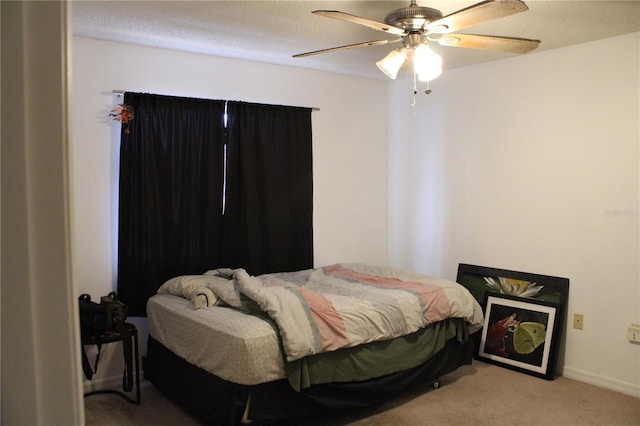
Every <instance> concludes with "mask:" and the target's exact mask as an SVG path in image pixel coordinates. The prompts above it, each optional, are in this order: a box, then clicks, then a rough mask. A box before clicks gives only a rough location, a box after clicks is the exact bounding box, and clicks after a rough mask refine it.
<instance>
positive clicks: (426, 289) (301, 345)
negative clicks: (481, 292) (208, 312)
mask: <svg viewBox="0 0 640 426" xmlns="http://www.w3.org/2000/svg"><path fill="white" fill-rule="evenodd" d="M221 271H222V270H221ZM226 271H229V270H226ZM211 272H214V271H211ZM231 281H232V283H233V285H234V287H235V288H236V289H237V291H238V292H239V293H240V294H242V295H244V296H246V297H248V298H249V299H251V300H252V301H254V302H255V303H256V304H257V305H258V306H259V307H260V309H261V310H262V311H263V312H265V313H266V314H267V315H269V317H271V319H273V321H274V322H275V323H276V325H277V327H278V328H279V332H280V336H281V339H282V344H283V348H284V352H285V354H286V357H287V360H288V361H294V360H296V359H300V358H303V357H305V356H308V355H314V354H317V353H321V352H328V351H334V350H337V349H340V348H346V347H353V346H357V345H360V344H363V343H368V342H372V341H378V340H387V339H392V338H394V337H399V336H403V335H406V334H410V333H413V332H415V331H417V330H419V329H420V328H422V327H425V326H427V325H429V324H431V323H433V322H436V321H441V320H444V319H446V318H453V317H457V318H464V319H465V320H466V321H467V322H468V323H469V327H470V331H475V330H476V329H478V328H480V327H481V326H482V322H483V316H482V309H481V308H480V306H479V305H478V303H477V302H476V300H475V299H474V298H473V296H472V295H471V294H470V293H469V292H468V291H467V290H466V289H465V288H464V287H463V286H461V285H459V284H457V283H455V282H453V281H448V280H444V279H440V278H434V277H429V276H426V275H421V274H417V273H415V272H410V271H406V270H400V269H396V268H381V267H373V266H368V265H363V264H335V265H330V266H325V267H323V268H317V269H309V270H304V271H298V272H284V273H274V274H265V275H259V276H250V275H249V274H247V272H246V271H245V270H244V269H236V270H233V274H232V280H231Z"/></svg>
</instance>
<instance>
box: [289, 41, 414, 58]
mask: <svg viewBox="0 0 640 426" xmlns="http://www.w3.org/2000/svg"><path fill="white" fill-rule="evenodd" d="M399 41H402V38H399V39H397V40H375V41H365V42H364V43H356V44H348V45H346V46H339V47H331V48H329V49H322V50H314V51H313V52H307V53H298V54H297V55H293V57H294V58H304V57H305V56H311V55H317V54H319V53H327V52H335V51H336V50H346V49H353V48H355V47H367V46H378V45H381V44H388V43H397V42H399Z"/></svg>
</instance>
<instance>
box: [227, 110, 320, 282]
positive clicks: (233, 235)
mask: <svg viewBox="0 0 640 426" xmlns="http://www.w3.org/2000/svg"><path fill="white" fill-rule="evenodd" d="M227 111H228V123H227V132H228V135H227V137H228V139H227V170H228V172H227V186H226V187H227V193H226V206H225V215H224V230H223V241H224V251H223V253H222V255H223V259H224V261H225V263H226V264H227V266H229V267H242V268H245V269H246V270H247V272H249V273H250V274H253V275H259V274H263V273H269V272H276V271H294V270H300V269H307V268H311V267H312V266H313V223H312V222H313V169H312V151H311V146H312V144H311V109H310V108H296V107H283V106H274V105H263V104H252V103H246V102H229V103H228V107H227Z"/></svg>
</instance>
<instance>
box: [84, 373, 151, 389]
mask: <svg viewBox="0 0 640 426" xmlns="http://www.w3.org/2000/svg"><path fill="white" fill-rule="evenodd" d="M141 375H142V374H141ZM134 380H135V378H134ZM150 384H151V383H149V382H147V381H146V380H143V379H142V377H140V389H142V388H144V387H145V386H149V385H150ZM83 386H84V393H89V392H94V391H97V390H107V389H112V390H117V391H122V376H121V375H118V376H111V377H105V378H102V379H93V380H85V381H84V384H83ZM134 386H135V383H134ZM133 391H135V388H134V390H133Z"/></svg>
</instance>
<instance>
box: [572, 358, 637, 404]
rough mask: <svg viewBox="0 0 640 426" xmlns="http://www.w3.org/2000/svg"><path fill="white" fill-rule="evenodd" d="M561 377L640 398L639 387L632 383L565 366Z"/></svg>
mask: <svg viewBox="0 0 640 426" xmlns="http://www.w3.org/2000/svg"><path fill="white" fill-rule="evenodd" d="M562 375H563V376H564V377H566V378H567V379H572V380H577V381H578V382H583V383H588V384H590V385H594V386H599V387H601V388H605V389H609V390H612V391H616V392H620V393H624V394H626V395H631V396H635V397H636V398H640V386H639V385H634V384H633V383H628V382H622V381H620V380H615V379H611V378H609V377H605V376H601V375H599V374H593V373H589V372H587V371H583V370H578V369H577V368H571V367H566V366H565V367H564V370H563V372H562Z"/></svg>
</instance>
